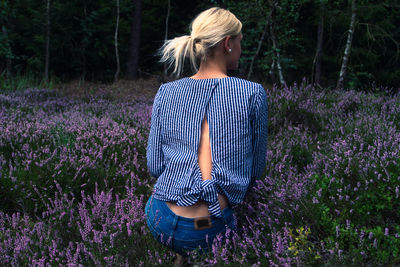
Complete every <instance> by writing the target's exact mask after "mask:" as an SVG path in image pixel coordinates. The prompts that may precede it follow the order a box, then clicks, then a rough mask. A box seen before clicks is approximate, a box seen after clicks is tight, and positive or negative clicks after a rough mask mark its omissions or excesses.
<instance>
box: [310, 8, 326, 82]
mask: <svg viewBox="0 0 400 267" xmlns="http://www.w3.org/2000/svg"><path fill="white" fill-rule="evenodd" d="M324 11H325V7H324V0H320V8H319V22H318V31H317V48H316V49H315V57H314V60H313V66H312V71H311V83H315V84H317V85H320V83H321V56H322V42H323V38H324Z"/></svg>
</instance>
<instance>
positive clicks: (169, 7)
mask: <svg viewBox="0 0 400 267" xmlns="http://www.w3.org/2000/svg"><path fill="white" fill-rule="evenodd" d="M167 4H168V8H167V16H166V17H165V35H164V42H165V41H167V40H168V24H169V16H170V13H171V0H168V1H167ZM163 67H164V72H163V81H165V79H166V77H167V69H168V68H167V63H164V65H163Z"/></svg>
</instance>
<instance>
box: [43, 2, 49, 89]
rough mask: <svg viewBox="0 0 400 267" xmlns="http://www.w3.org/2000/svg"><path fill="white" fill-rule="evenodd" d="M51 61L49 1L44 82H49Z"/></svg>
mask: <svg viewBox="0 0 400 267" xmlns="http://www.w3.org/2000/svg"><path fill="white" fill-rule="evenodd" d="M49 61H50V0H47V7H46V63H45V67H44V80H45V81H46V82H47V81H48V80H49Z"/></svg>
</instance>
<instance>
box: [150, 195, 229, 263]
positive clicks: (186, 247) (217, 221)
mask: <svg viewBox="0 0 400 267" xmlns="http://www.w3.org/2000/svg"><path fill="white" fill-rule="evenodd" d="M145 213H146V221H147V226H148V227H149V230H150V232H151V234H152V235H153V236H154V237H155V239H156V240H157V241H158V242H160V243H161V244H163V245H166V246H167V247H169V248H171V249H172V250H174V251H175V252H177V253H179V254H181V255H185V254H186V252H189V251H193V250H196V249H199V253H200V254H201V253H204V252H207V251H208V250H209V249H210V248H211V245H212V243H213V240H214V238H215V237H216V236H217V235H218V234H219V233H222V234H225V232H226V229H227V227H229V228H230V229H232V230H234V231H235V230H236V220H235V218H234V214H233V210H232V208H231V207H230V206H228V207H226V208H224V209H223V210H222V215H223V218H218V217H214V216H211V225H212V227H211V228H208V229H202V230H197V229H195V226H194V221H195V219H193V218H186V217H181V216H178V215H176V214H175V213H174V212H173V211H172V210H171V209H170V208H169V207H168V205H167V204H166V202H164V201H161V200H158V199H155V198H154V197H153V196H151V197H150V198H149V200H148V201H147V204H146V208H145Z"/></svg>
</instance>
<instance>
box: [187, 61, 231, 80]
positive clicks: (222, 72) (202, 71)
mask: <svg viewBox="0 0 400 267" xmlns="http://www.w3.org/2000/svg"><path fill="white" fill-rule="evenodd" d="M225 77H228V75H227V70H226V65H225V63H224V62H223V61H221V60H217V59H216V58H208V59H207V61H202V62H201V63H200V68H199V70H198V72H197V73H196V74H195V75H193V76H192V77H191V78H192V79H210V78H225Z"/></svg>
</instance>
